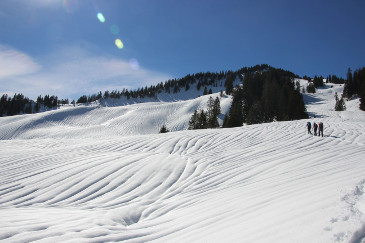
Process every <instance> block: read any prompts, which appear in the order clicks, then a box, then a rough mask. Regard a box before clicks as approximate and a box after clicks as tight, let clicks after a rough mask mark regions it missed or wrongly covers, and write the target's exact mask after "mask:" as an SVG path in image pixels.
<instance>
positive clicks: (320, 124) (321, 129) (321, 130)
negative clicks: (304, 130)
mask: <svg viewBox="0 0 365 243" xmlns="http://www.w3.org/2000/svg"><path fill="white" fill-rule="evenodd" d="M321 134H322V137H323V123H322V122H320V123H319V130H318V136H321Z"/></svg>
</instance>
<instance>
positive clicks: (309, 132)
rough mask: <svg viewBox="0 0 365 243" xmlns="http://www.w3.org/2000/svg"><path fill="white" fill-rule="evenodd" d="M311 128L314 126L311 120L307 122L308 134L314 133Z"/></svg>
mask: <svg viewBox="0 0 365 243" xmlns="http://www.w3.org/2000/svg"><path fill="white" fill-rule="evenodd" d="M311 128H312V124H311V123H310V122H307V129H308V134H312V132H311Z"/></svg>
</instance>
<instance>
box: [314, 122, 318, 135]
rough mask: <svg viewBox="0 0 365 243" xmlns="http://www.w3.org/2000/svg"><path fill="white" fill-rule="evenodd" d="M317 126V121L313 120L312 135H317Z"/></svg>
mask: <svg viewBox="0 0 365 243" xmlns="http://www.w3.org/2000/svg"><path fill="white" fill-rule="evenodd" d="M317 128H318V125H317V123H315V122H313V130H314V136H317ZM318 136H319V133H318Z"/></svg>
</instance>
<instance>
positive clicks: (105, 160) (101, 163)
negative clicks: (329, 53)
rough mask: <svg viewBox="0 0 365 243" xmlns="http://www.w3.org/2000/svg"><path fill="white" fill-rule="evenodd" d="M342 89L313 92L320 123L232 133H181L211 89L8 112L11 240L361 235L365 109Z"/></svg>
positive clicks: (3, 127)
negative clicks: (337, 101) (158, 98)
mask: <svg viewBox="0 0 365 243" xmlns="http://www.w3.org/2000/svg"><path fill="white" fill-rule="evenodd" d="M336 90H341V87H340V86H336V85H334V87H332V88H331V87H330V86H328V87H326V88H323V89H321V90H319V91H318V92H317V93H316V94H305V99H306V102H307V107H308V111H309V112H310V114H311V115H313V116H314V115H315V116H316V118H311V119H308V120H300V121H290V122H275V123H267V124H259V125H251V126H243V127H240V128H233V129H209V130H196V131H177V130H183V129H184V128H186V126H187V122H188V120H189V119H190V116H191V114H192V112H193V111H194V109H198V108H199V107H204V106H205V105H206V100H207V98H208V97H209V96H206V97H205V96H204V97H199V98H197V99H193V100H186V101H178V102H174V103H167V102H166V103H145V104H134V105H130V106H121V107H99V106H90V107H76V108H66V109H61V110H57V111H51V112H45V113H40V114H35V115H24V116H18V117H7V118H5V119H0V136H1V138H2V139H4V140H1V141H0V161H1V163H0V166H1V170H0V225H1V227H0V241H4V242H30V241H37V242H114V241H127V242H146V241H156V242H350V241H351V240H352V241H353V242H356V241H357V240H358V242H360V240H361V239H362V237H363V236H362V229H363V225H364V224H365V214H364V213H365V210H364V201H365V198H364V185H365V174H364V172H365V160H364V154H365V149H364V144H365V128H364V124H365V123H364V121H365V115H364V113H363V112H360V111H357V110H356V109H355V108H356V105H358V100H353V101H349V102H348V103H347V106H348V110H347V111H345V112H334V111H333V107H334V103H333V105H332V100H334V92H335V91H336ZM339 93H340V92H339ZM216 95H217V94H216ZM229 102H230V99H228V98H225V99H222V101H221V105H222V107H223V110H224V109H225V110H227V111H228V107H229ZM307 121H311V122H313V121H316V122H319V121H322V122H323V123H324V128H325V129H324V134H325V137H323V138H322V137H315V136H311V135H307V134H306V127H305V124H306V122H307ZM139 122H142V123H143V124H144V126H140V125H139V124H140V123H139ZM164 123H165V124H166V125H167V127H168V128H169V129H171V130H174V131H177V132H171V133H167V134H157V132H158V130H159V127H160V125H162V124H164Z"/></svg>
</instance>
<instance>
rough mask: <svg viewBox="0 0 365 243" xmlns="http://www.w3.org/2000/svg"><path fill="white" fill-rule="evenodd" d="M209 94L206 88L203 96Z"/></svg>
mask: <svg viewBox="0 0 365 243" xmlns="http://www.w3.org/2000/svg"><path fill="white" fill-rule="evenodd" d="M207 94H208V89H207V87H204V91H203V95H207Z"/></svg>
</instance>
